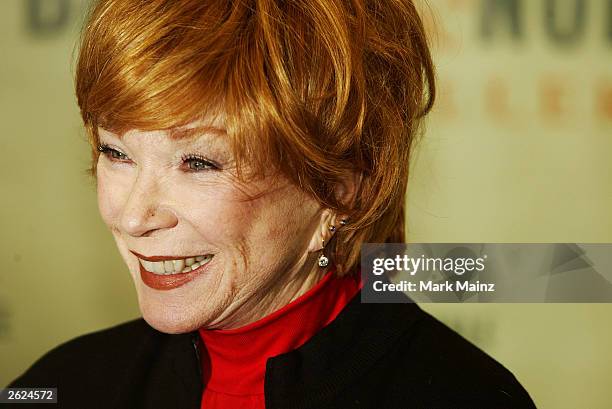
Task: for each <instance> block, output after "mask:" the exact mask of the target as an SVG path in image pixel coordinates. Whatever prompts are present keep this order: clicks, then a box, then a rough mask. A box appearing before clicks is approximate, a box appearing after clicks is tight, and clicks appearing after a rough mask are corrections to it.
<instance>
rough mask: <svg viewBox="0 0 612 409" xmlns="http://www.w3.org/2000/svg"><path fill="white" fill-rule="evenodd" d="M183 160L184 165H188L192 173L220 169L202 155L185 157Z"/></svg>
mask: <svg viewBox="0 0 612 409" xmlns="http://www.w3.org/2000/svg"><path fill="white" fill-rule="evenodd" d="M182 159H183V163H185V164H186V165H187V168H188V169H189V171H191V172H200V171H203V170H215V169H219V167H218V166H217V165H215V164H214V163H213V162H211V161H209V160H207V159H204V158H203V157H202V156H200V155H193V154H192V155H184V156H183V158H182Z"/></svg>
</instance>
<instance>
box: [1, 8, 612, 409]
mask: <svg viewBox="0 0 612 409" xmlns="http://www.w3.org/2000/svg"><path fill="white" fill-rule="evenodd" d="M84 6H85V4H84V3H83V2H81V1H77V0H73V1H70V0H27V1H26V0H4V1H2V3H1V4H0V11H1V12H0V33H1V37H0V38H1V43H0V44H1V46H0V50H1V55H2V60H1V62H0V113H1V120H0V134H1V136H0V154H1V155H2V160H1V161H0V169H1V172H0V178H1V180H2V185H1V186H2V206H3V207H2V208H3V211H2V212H1V215H0V223H1V230H0V248H1V250H0V251H1V255H2V260H3V262H4V263H5V267H4V268H3V269H2V272H1V273H0V386H3V385H5V384H6V383H8V382H9V381H10V380H11V379H13V378H14V377H15V376H17V375H18V374H19V373H21V372H22V371H23V370H25V369H26V367H27V366H28V365H29V364H30V363H32V362H33V360H35V359H36V358H37V357H39V356H40V355H41V354H42V353H44V352H45V351H47V350H48V349H50V348H51V347H53V346H55V345H57V344H58V343H60V342H63V341H66V340H68V339H70V338H72V337H74V336H76V335H79V334H82V333H85V332H88V331H93V330H96V329H100V328H103V327H107V326H110V325H113V324H116V323H119V322H122V321H125V320H127V319H131V318H134V317H137V316H138V308H137V305H136V298H135V294H134V293H133V288H132V283H131V280H130V278H129V276H128V273H127V271H126V268H125V267H124V265H123V263H122V261H121V259H120V257H119V255H118V253H117V252H116V250H115V248H114V243H113V242H112V239H111V236H110V234H109V233H108V232H107V231H106V230H105V228H104V226H103V225H102V223H101V220H100V218H99V216H98V214H97V208H96V201H95V190H94V185H93V183H92V181H91V180H89V179H88V177H87V176H86V174H85V169H86V168H87V166H88V160H89V158H88V152H89V151H88V147H87V145H86V142H85V140H84V135H83V132H82V130H81V127H80V120H79V116H78V111H77V108H76V103H75V98H74V95H73V84H72V73H71V61H72V60H73V48H74V43H75V40H76V38H77V36H78V27H79V25H80V20H81V18H82V15H83V9H84ZM611 10H612V2H610V1H606V0H593V1H588V0H583V1H578V0H576V1H573V0H571V1H570V0H567V1H545V0H530V1H521V0H506V1H503V0H482V1H476V0H438V1H431V2H430V7H428V8H427V7H425V8H424V12H423V14H424V16H426V21H427V26H428V28H429V30H430V31H432V32H435V33H436V36H435V39H434V41H433V42H434V50H435V58H436V61H437V66H438V76H439V81H440V82H439V85H440V89H439V103H438V105H437V107H436V110H435V112H434V113H433V114H432V116H431V117H430V119H429V121H428V125H427V131H426V133H425V135H424V137H423V139H422V140H421V143H420V144H419V150H418V151H417V152H416V155H415V156H414V160H413V162H412V163H411V164H410V166H411V170H412V173H411V181H410V184H409V192H408V197H407V200H408V208H409V220H408V235H409V237H408V238H409V240H410V241H412V242H612V214H611V212H610V209H612V164H610V160H609V156H610V152H612V70H611V69H610V67H612V17H610V16H612V12H611ZM407 166H408V164H407ZM424 307H425V308H426V309H427V310H429V311H431V312H432V313H434V314H435V315H436V316H438V317H439V318H440V319H442V320H443V321H444V322H446V323H447V324H448V325H450V326H451V327H453V328H455V329H457V330H458V331H459V332H460V333H462V334H463V335H464V336H466V337H467V338H469V339H470V340H472V341H474V342H475V343H476V344H478V345H479V346H480V347H481V348H483V349H484V350H485V351H487V352H488V353H489V354H491V355H492V356H494V357H495V358H496V359H498V360H499V361H501V362H502V363H503V364H504V365H506V366H507V367H508V368H509V369H511V370H512V371H513V372H514V373H515V375H516V376H517V377H518V378H519V379H520V380H521V381H522V383H523V384H524V385H525V387H526V388H527V389H528V391H529V392H530V393H531V395H532V396H533V398H534V399H535V401H536V404H537V405H538V407H541V408H555V409H559V408H568V409H569V408H572V409H573V408H602V409H603V408H607V407H609V404H610V402H611V401H612V392H611V391H610V388H609V386H610V385H611V384H612V352H611V351H610V347H609V346H610V345H611V344H612V326H611V325H610V314H611V313H612V306H611V305H596V304H581V305H571V304H565V305H560V304H548V305H544V304H537V305H536V304H520V305H519V304H507V305H503V304H484V305H474V304H470V305H441V304H436V305H434V304H428V305H424Z"/></svg>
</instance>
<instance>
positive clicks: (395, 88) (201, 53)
mask: <svg viewBox="0 0 612 409" xmlns="http://www.w3.org/2000/svg"><path fill="white" fill-rule="evenodd" d="M76 93H77V98H78V103H79V107H80V109H81V115H82V118H83V121H84V124H85V128H86V129H87V132H88V137H89V140H90V142H91V145H92V159H93V160H92V168H91V171H92V174H93V175H94V176H95V166H96V163H97V159H98V155H99V152H98V151H97V149H96V147H97V145H98V134H97V132H98V127H103V128H107V129H110V130H113V131H115V132H118V133H121V132H123V131H126V130H128V129H140V130H159V129H168V130H170V129H173V128H177V127H180V126H184V125H186V124H188V123H190V122H192V121H194V120H195V119H199V118H203V117H204V116H207V115H211V114H213V113H214V114H215V115H216V114H222V115H223V117H224V121H225V129H226V131H227V137H228V138H230V141H231V146H232V148H233V152H234V154H235V157H236V158H235V159H236V163H237V165H238V169H239V170H240V169H241V168H242V167H243V166H242V165H243V164H247V163H248V165H249V169H252V171H253V175H264V173H266V169H269V168H270V167H272V168H273V169H275V170H277V171H280V172H281V173H282V174H283V175H285V176H286V177H287V178H288V179H289V180H291V181H292V182H293V183H294V184H295V185H296V186H298V187H299V188H301V189H303V190H304V191H306V192H309V193H310V194H311V195H312V196H313V197H315V198H316V200H318V202H319V203H320V204H321V205H322V206H324V207H326V208H330V209H332V210H335V211H337V212H338V213H340V214H349V215H350V223H349V224H348V225H347V226H343V227H342V228H340V229H338V230H337V232H336V234H335V235H334V239H333V240H332V242H331V243H330V245H331V249H332V259H333V260H334V262H335V263H336V264H337V266H338V273H339V274H343V273H345V272H347V271H350V270H351V269H352V268H353V267H354V266H355V265H357V264H359V256H360V246H361V244H362V243H365V242H404V240H405V238H404V217H405V215H404V203H405V194H406V184H407V180H408V161H409V154H410V151H411V147H412V145H413V141H414V139H415V137H416V135H417V131H418V129H419V125H420V123H421V120H422V119H423V117H424V115H425V114H426V113H427V112H429V111H430V109H431V107H432V104H433V101H434V96H435V85H434V67H433V63H432V59H431V55H430V51H429V47H428V44H427V39H426V35H425V30H424V28H423V24H422V22H421V19H420V17H419V15H418V13H417V10H416V9H415V6H414V4H413V3H412V1H410V0H295V1H278V0H236V1H228V0H172V1H169V0H101V1H98V2H97V3H96V4H95V5H94V7H93V9H92V11H91V14H90V16H89V19H88V22H87V24H86V26H85V28H84V31H83V35H82V40H81V46H80V53H79V58H78V63H77V70H76ZM354 172H357V173H358V174H361V175H362V179H361V183H360V185H359V186H358V189H357V191H356V195H355V200H354V202H353V205H352V206H351V205H349V204H347V203H344V202H342V201H341V200H340V199H339V198H338V197H336V194H335V192H336V187H337V186H338V184H340V183H342V182H343V181H344V180H346V178H347V177H350V176H351V175H353V174H354ZM245 177H246V176H245V175H244V174H242V175H240V178H243V179H244V178H245Z"/></svg>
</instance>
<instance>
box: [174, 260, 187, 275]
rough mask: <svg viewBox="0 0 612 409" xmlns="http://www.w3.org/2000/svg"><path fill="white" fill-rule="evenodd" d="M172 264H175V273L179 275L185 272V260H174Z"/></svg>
mask: <svg viewBox="0 0 612 409" xmlns="http://www.w3.org/2000/svg"><path fill="white" fill-rule="evenodd" d="M172 263H173V264H174V272H176V273H178V272H180V271H183V268H185V260H183V259H181V260H172Z"/></svg>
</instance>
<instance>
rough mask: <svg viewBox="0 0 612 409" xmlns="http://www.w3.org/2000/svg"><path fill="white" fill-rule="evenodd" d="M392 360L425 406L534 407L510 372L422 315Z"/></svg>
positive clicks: (443, 325) (453, 332)
mask: <svg viewBox="0 0 612 409" xmlns="http://www.w3.org/2000/svg"><path fill="white" fill-rule="evenodd" d="M388 358H390V359H391V360H394V361H395V362H398V363H401V365H399V366H395V367H396V368H398V371H396V372H395V373H394V376H395V377H396V380H399V379H403V380H404V382H403V384H404V385H405V386H406V385H407V384H406V381H408V385H409V388H410V389H411V390H413V391H414V393H415V395H417V396H419V395H420V396H419V399H418V400H419V401H421V402H423V403H424V404H425V405H426V406H429V407H457V408H463V407H466V408H468V407H469V408H480V407H483V408H484V407H486V408H535V405H534V404H533V401H532V400H531V398H530V397H529V394H528V393H527V391H526V390H525V389H524V388H523V387H522V385H521V384H520V383H519V381H518V380H517V379H516V377H515V376H514V375H513V374H512V372H510V371H509V370H508V369H506V368H505V367H504V366H503V365H502V364H501V363H499V362H498V361H496V360H495V359H493V358H492V357H491V356H489V355H488V354H487V353H485V352H484V351H483V350H481V349H480V348H478V347H477V346H476V345H474V344H473V343H471V342H470V341H468V340H467V339H465V338H464V337H462V336H461V335H459V334H458V333H457V332H455V331H454V330H453V329H451V328H449V327H448V326H446V325H445V324H443V323H442V322H440V321H439V320H438V319H436V318H435V317H433V316H432V315H430V314H429V313H427V312H425V311H423V310H421V319H419V320H418V321H416V322H415V323H414V325H413V326H412V328H411V329H410V330H409V331H406V332H405V333H404V334H403V335H402V337H401V338H400V342H398V344H397V345H396V347H395V348H393V349H392V350H391V352H390V356H389V357H388ZM400 368H401V369H400ZM406 372H409V373H410V375H409V376H406ZM400 383H402V382H400Z"/></svg>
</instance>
